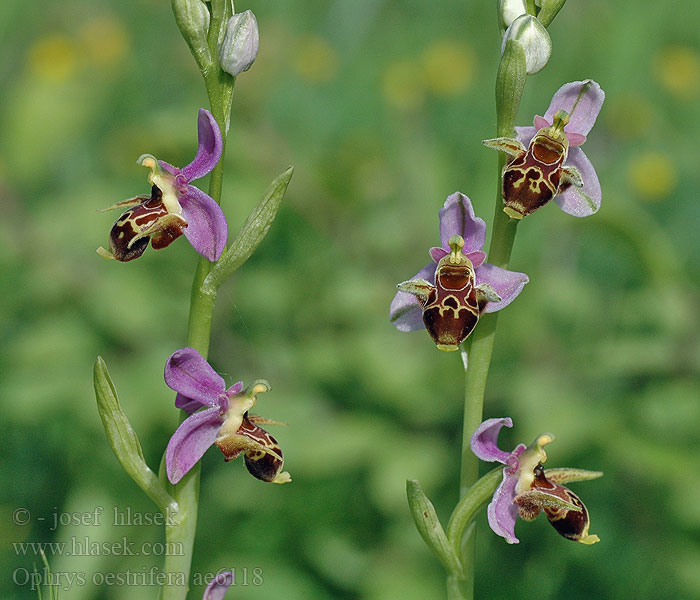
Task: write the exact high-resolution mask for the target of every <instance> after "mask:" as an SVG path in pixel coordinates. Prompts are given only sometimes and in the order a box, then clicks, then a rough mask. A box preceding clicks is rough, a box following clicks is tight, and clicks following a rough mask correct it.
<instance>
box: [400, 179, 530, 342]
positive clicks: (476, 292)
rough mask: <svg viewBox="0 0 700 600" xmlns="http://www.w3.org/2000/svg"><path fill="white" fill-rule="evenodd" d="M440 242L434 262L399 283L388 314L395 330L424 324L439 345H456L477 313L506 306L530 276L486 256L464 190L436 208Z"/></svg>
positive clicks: (481, 229) (481, 230)
mask: <svg viewBox="0 0 700 600" xmlns="http://www.w3.org/2000/svg"><path fill="white" fill-rule="evenodd" d="M439 217H440V242H441V246H440V247H437V248H431V249H430V256H431V257H432V259H433V262H431V263H429V264H428V265H426V266H425V267H423V268H422V269H421V270H420V271H418V273H416V274H415V275H414V276H413V277H412V278H411V279H409V280H408V281H404V282H403V283H399V284H398V286H397V287H398V288H399V291H398V292H397V293H396V296H394V299H393V301H392V302H391V307H390V309H389V319H390V321H391V322H392V323H393V324H394V326H395V327H396V328H397V329H398V330H399V331H416V330H418V329H422V328H423V327H425V328H426V329H427V330H428V333H429V334H430V336H431V337H432V338H433V340H434V341H435V344H436V345H437V347H438V348H439V349H440V350H444V351H448V352H449V351H454V350H457V349H458V347H459V344H461V343H462V342H463V341H464V340H465V339H466V338H467V336H468V335H469V334H470V333H471V332H472V330H473V329H474V327H475V326H476V324H477V322H478V320H479V316H480V315H481V314H482V313H484V312H487V313H490V312H496V311H498V310H501V309H502V308H504V307H506V306H508V304H510V303H511V302H512V301H513V300H514V299H515V298H516V296H517V295H518V294H519V293H520V292H521V290H522V289H523V286H524V285H525V284H526V283H527V282H528V281H529V278H528V276H527V275H525V274H524V273H517V272H515V271H507V270H506V269H501V268H500V267H496V266H494V265H490V264H488V263H486V262H484V261H485V260H486V254H485V253H484V252H483V251H482V248H483V246H484V242H485V240H486V223H484V221H483V219H480V218H479V217H477V216H475V215H474V209H473V208H472V203H471V201H470V200H469V198H468V197H467V196H465V195H464V194H462V193H460V192H456V193H454V194H452V195H451V196H449V197H448V198H447V200H446V201H445V204H444V206H443V207H442V208H441V209H440V212H439Z"/></svg>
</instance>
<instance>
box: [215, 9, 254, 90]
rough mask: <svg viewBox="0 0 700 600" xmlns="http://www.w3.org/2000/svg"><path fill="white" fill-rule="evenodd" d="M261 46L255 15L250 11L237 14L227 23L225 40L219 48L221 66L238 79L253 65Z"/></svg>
mask: <svg viewBox="0 0 700 600" xmlns="http://www.w3.org/2000/svg"><path fill="white" fill-rule="evenodd" d="M259 46H260V40H259V36H258V21H257V19H256V18H255V15H254V14H253V13H252V12H251V11H249V10H246V11H245V12H242V13H238V14H235V15H233V16H232V17H231V18H230V19H229V20H228V23H226V32H225V33H224V39H223V42H222V43H221V45H220V46H219V65H220V66H221V68H222V69H223V70H224V71H226V72H227V73H229V74H230V75H233V76H234V77H236V76H237V75H238V74H239V73H242V72H243V71H247V70H248V69H250V67H251V66H252V65H253V62H255V57H256V56H257V55H258V47H259Z"/></svg>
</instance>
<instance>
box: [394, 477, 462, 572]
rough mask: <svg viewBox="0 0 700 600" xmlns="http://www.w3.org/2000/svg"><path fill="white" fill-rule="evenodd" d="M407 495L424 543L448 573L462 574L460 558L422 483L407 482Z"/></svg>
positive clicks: (413, 480) (409, 480) (411, 480)
mask: <svg viewBox="0 0 700 600" xmlns="http://www.w3.org/2000/svg"><path fill="white" fill-rule="evenodd" d="M406 495H407V497H408V505H409V507H410V508H411V514H413V520H414V521H415V522H416V527H417V528H418V532H419V533H420V535H421V537H422V538H423V541H424V542H425V543H426V544H427V545H428V547H429V548H430V549H431V550H432V551H433V552H434V553H435V555H436V556H437V557H438V558H439V559H440V561H441V562H442V564H443V565H445V568H446V569H447V571H448V573H452V574H455V575H458V574H461V573H462V565H461V563H460V561H459V558H457V555H456V554H455V553H454V550H453V549H452V546H451V545H450V542H449V541H448V540H447V536H446V535H445V531H444V530H443V528H442V525H441V524H440V519H438V516H437V513H436V512H435V507H434V506H433V503H432V502H431V501H430V500H429V499H428V497H427V496H426V495H425V492H424V491H423V488H422V487H421V485H420V483H419V482H418V481H416V480H415V479H408V480H406Z"/></svg>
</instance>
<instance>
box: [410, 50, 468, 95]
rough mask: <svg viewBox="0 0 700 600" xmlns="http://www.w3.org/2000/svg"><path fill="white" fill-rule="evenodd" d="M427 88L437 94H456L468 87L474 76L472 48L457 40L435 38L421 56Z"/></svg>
mask: <svg viewBox="0 0 700 600" xmlns="http://www.w3.org/2000/svg"><path fill="white" fill-rule="evenodd" d="M422 63H423V73H424V76H425V79H426V85H427V87H428V89H429V90H430V91H431V92H433V93H434V94H436V95H438V96H456V95H457V94H460V93H462V92H463V91H464V90H466V89H467V88H468V87H469V84H471V82H472V80H473V78H474V68H475V64H476V60H475V57H474V50H473V49H472V48H471V47H470V46H467V45H466V44H465V43H463V42H459V41H457V40H437V41H435V42H433V43H432V44H431V45H430V46H428V47H427V48H426V49H425V52H424V53H423V56H422Z"/></svg>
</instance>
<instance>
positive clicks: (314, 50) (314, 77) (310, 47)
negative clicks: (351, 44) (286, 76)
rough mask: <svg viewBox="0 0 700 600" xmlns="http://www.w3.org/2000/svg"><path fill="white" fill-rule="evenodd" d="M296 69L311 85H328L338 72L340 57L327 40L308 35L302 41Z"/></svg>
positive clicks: (298, 51) (297, 53) (298, 50)
mask: <svg viewBox="0 0 700 600" xmlns="http://www.w3.org/2000/svg"><path fill="white" fill-rule="evenodd" d="M294 69H295V71H296V72H297V73H298V74H299V76H300V77H301V78H302V79H304V80H305V81H308V82H309V83H316V84H318V83H326V82H328V81H330V80H331V79H333V78H334V77H335V76H336V74H337V72H338V55H337V53H336V51H335V49H334V48H333V46H331V45H330V43H328V41H327V40H325V39H323V38H322V37H319V36H315V35H308V36H305V37H303V38H302V39H301V41H300V44H299V47H298V49H297V51H296V56H295V57H294Z"/></svg>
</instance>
